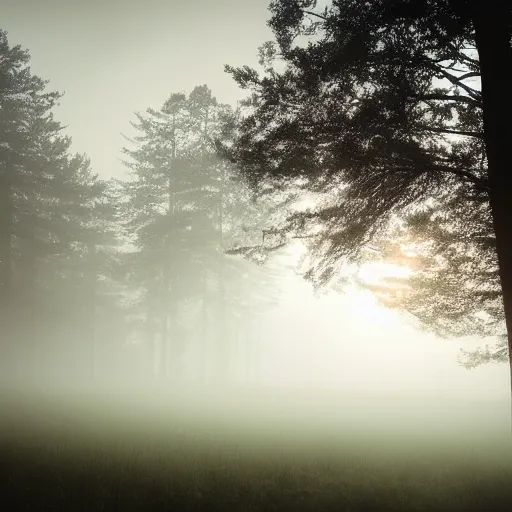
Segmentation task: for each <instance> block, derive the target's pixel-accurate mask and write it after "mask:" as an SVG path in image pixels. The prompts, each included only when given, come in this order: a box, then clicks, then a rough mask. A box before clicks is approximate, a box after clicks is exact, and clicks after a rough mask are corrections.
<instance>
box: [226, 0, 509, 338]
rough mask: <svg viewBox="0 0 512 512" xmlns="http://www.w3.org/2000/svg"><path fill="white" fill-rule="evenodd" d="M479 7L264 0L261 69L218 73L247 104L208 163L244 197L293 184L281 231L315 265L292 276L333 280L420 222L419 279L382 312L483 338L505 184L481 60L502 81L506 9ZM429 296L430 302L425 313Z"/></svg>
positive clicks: (502, 261)
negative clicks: (399, 312)
mask: <svg viewBox="0 0 512 512" xmlns="http://www.w3.org/2000/svg"><path fill="white" fill-rule="evenodd" d="M478 4H479V3H478V2H471V1H465V0H460V1H454V0H451V1H450V0H445V1H443V0H440V1H437V0H436V1H434V0H421V1H414V2H411V1H407V0H403V1H398V2H387V1H379V0H377V1H375V2H358V1H352V0H334V1H332V2H330V3H329V5H328V6H327V7H325V8H324V9H323V10H320V9H318V8H317V2H316V1H311V0H310V1H308V0H276V1H273V2H271V4H270V12H271V18H270V20H269V26H270V27H271V28H272V30H273V32H274V35H275V40H276V42H275V43H273V42H269V43H267V44H266V45H264V46H263V47H262V48H261V49H260V64H262V67H263V72H258V71H257V70H255V69H251V68H249V67H247V66H244V67H241V68H233V67H231V66H226V70H227V71H228V72H229V73H230V74H231V75H232V76H233V78H234V79H235V80H236V81H237V83H238V84H239V86H240V87H242V88H244V89H247V90H248V91H249V92H250V94H249V96H248V98H247V100H246V101H245V102H244V105H243V106H244V115H243V116H242V120H241V122H240V126H239V132H238V136H237V138H236V140H235V141H234V142H233V144H231V145H230V146H223V147H220V151H221V152H222V153H223V154H224V155H225V156H227V157H228V158H230V159H231V160H232V161H233V162H236V163H238V165H239V166H240V169H241V172H242V173H244V174H245V176H246V177H247V178H248V180H249V181H250V182H251V183H252V184H253V186H254V187H255V188H256V189H260V190H261V188H262V187H263V186H264V184H265V183H269V182H270V183H276V182H277V183H280V184H281V186H283V184H290V183H292V182H293V183H296V182H297V180H302V183H303V185H302V186H303V189H304V190H307V191H310V192H314V193H316V194H317V195H318V197H319V200H318V201H317V206H316V207H314V208H312V209H310V210H309V211H307V212H300V213H298V214H295V215H293V216H290V217H289V218H288V223H287V225H286V226H285V227H284V230H285V231H289V232H293V233H297V232H299V233H302V235H304V236H310V237H311V239H310V240H311V243H310V247H311V249H312V250H313V252H314V254H316V256H317V258H316V260H314V263H313V264H312V265H311V267H310V268H309V272H307V277H309V278H311V279H312V280H313V281H314V282H316V283H318V284H325V283H327V282H329V281H331V280H333V279H334V280H335V279H336V278H337V275H338V271H339V268H340V264H341V262H342V261H347V260H358V259H360V258H361V257H362V255H363V254H364V252H365V250H366V249H367V248H368V246H369V245H378V244H380V243H381V242H382V241H383V240H385V239H386V237H387V236H388V237H389V235H390V233H392V232H393V230H395V229H396V228H397V226H398V225H402V226H403V225H404V224H403V223H404V221H405V219H409V221H410V222H409V224H410V228H409V232H408V235H410V236H412V235H414V236H416V237H419V233H418V227H419V225H420V224H421V230H422V233H423V237H424V236H428V237H429V242H430V247H429V250H428V251H427V252H426V253H425V254H424V260H423V262H422V264H423V266H422V267H421V268H422V269H423V275H420V274H418V275H417V277H416V278H415V281H414V280H413V281H411V282H410V283H409V284H411V285H412V287H411V289H412V290H413V293H415V294H416V297H415V299H416V300H411V294H410V293H409V294H405V295H404V297H407V299H403V300H400V301H394V302H395V304H398V303H399V304H400V305H401V306H402V307H405V308H406V309H409V310H410V311H412V312H413V313H415V314H417V315H419V317H420V318H423V319H424V320H426V321H430V323H431V324H432V323H434V324H437V327H440V326H441V324H442V325H444V328H443V329H438V332H440V331H444V333H445V334H446V333H447V332H451V333H457V332H461V331H463V330H464V331H465V332H467V331H468V330H469V332H473V333H481V332H482V330H481V328H482V322H480V321H478V320H476V317H475V314H477V313H478V314H481V313H482V312H487V313H490V314H491V315H492V317H493V322H491V323H493V325H494V326H496V325H499V326H503V319H504V318H505V316H507V317H509V316H510V315H503V304H502V303H501V300H502V296H503V292H504V291H505V290H508V285H506V283H509V280H508V277H507V276H508V275H509V272H510V271H509V269H510V268H511V267H510V266H509V265H511V264H512V262H511V261H509V258H510V254H509V252H508V251H509V250H508V247H509V245H510V244H509V243H508V242H507V240H509V237H510V230H507V228H506V225H505V224H506V222H505V219H506V218H507V216H508V214H509V213H510V207H507V201H506V199H505V198H504V197H503V195H504V192H503V191H504V189H505V187H506V184H507V183H508V181H507V179H509V178H507V176H509V175H510V173H508V172H507V169H506V167H507V163H506V162H505V161H504V160H503V155H504V149H506V148H504V147H503V144H501V146H500V145H497V142H496V141H500V140H501V141H502V140H504V139H503V136H504V133H506V130H507V129H505V127H503V130H505V132H503V133H498V132H497V131H496V130H497V129H496V125H497V124H499V123H500V119H505V118H506V116H505V115H504V112H508V113H509V114H510V113H511V112H510V109H509V103H510V101H509V100H508V99H507V97H506V96H505V97H502V98H500V101H501V102H502V112H499V111H498V110H497V108H496V107H495V106H494V103H492V101H493V100H492V98H493V97H494V96H493V92H492V91H493V90H496V87H497V86H498V85H500V84H501V85H500V86H503V84H505V83H508V84H510V78H507V75H506V73H504V72H501V74H500V69H499V68H497V64H496V59H495V58H494V57H492V55H491V52H490V50H489V48H491V47H492V48H494V53H496V54H497V52H498V51H500V52H501V53H500V55H501V62H500V63H499V66H501V67H502V68H503V69H504V68H508V69H510V65H512V58H511V49H510V40H511V27H512V22H511V20H512V9H511V8H510V7H509V6H508V7H507V6H501V4H500V5H497V4H496V5H494V4H493V2H490V4H489V5H486V6H482V5H478ZM493 9H494V10H493ZM500 17H501V18H500ZM484 22H485V23H488V24H489V25H486V24H485V23H484ZM491 23H494V25H492V26H494V33H491V32H490V31H489V29H488V28H487V27H488V26H491ZM493 45H494V46H493ZM493 59H494V60H493ZM500 80H501V81H500ZM507 80H508V82H507ZM481 84H483V87H481ZM496 101H497V100H496ZM507 109H509V110H507ZM500 116H501V117H500ZM493 148H494V149H493ZM496 148H498V149H496ZM493 151H494V152H495V153H496V155H497V156H494V158H490V156H489V155H490V154H492V155H495V153H493ZM496 151H497V152H496ZM507 208H508V209H507ZM420 221H421V222H420ZM414 222H416V224H415V226H416V227H415V229H416V232H414V229H413V225H414ZM417 241H418V242H419V239H418V240H417ZM497 241H498V242H499V243H497ZM418 245H419V244H418ZM497 248H498V251H497V250H496V249H497ZM439 260H444V262H445V265H444V266H443V265H442V264H441V263H440V262H439ZM498 263H499V264H498ZM446 269H448V271H447V270H446ZM432 277H434V278H433V279H432ZM461 287H464V290H467V293H466V291H465V292H463V293H462V294H461V293H460V289H461ZM457 288H459V292H457ZM470 290H471V291H470ZM432 294H433V295H434V296H435V297H437V298H439V297H441V298H442V300H440V301H437V302H436V301H432V300H428V301H427V302H425V299H426V298H427V296H429V297H431V296H432ZM388 298H389V297H388ZM459 299H460V300H459ZM421 303H423V304H424V306H421V307H420V304H421ZM433 303H437V304H438V305H439V307H438V308H435V307H434V308H432V307H431V305H432V304H433ZM448 303H449V304H450V305H451V306H452V307H451V308H447V307H446V305H447V304H448ZM491 303H492V306H491V305H490V304H491ZM507 304H508V301H505V305H507ZM505 311H507V308H505ZM432 321H433V322H432ZM491 331H492V329H491V330H486V333H487V334H489V333H490V332H491ZM498 331H500V333H501V334H503V332H504V331H503V328H501V330H500V329H499V328H498ZM509 338H510V334H509Z"/></svg>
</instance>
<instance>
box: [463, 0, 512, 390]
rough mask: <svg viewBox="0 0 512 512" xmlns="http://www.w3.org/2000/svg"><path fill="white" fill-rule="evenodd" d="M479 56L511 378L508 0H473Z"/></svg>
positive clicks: (511, 65) (511, 136)
mask: <svg viewBox="0 0 512 512" xmlns="http://www.w3.org/2000/svg"><path fill="white" fill-rule="evenodd" d="M473 9H474V10H473V13H472V14H473V20H474V27H475V40H476V46H477V50H478V54H479V59H480V70H481V77H482V99H483V107H484V134H485V145H486V152H487V161H488V168H489V185H490V203H491V210H492V216H493V222H494V230H495V234H496V249H497V256H498V264H499V273H500V279H501V286H502V290H503V303H504V310H505V319H506V325H507V334H508V348H509V360H510V371H511V382H512V164H511V151H510V144H511V142H512V128H511V127H512V124H511V123H512V96H511V92H512V50H511V24H512V23H511V22H512V20H511V18H512V16H511V15H510V11H511V9H510V5H509V4H508V2H500V1H497V0H494V1H493V0H491V1H488V2H479V1H475V2H474V3H473Z"/></svg>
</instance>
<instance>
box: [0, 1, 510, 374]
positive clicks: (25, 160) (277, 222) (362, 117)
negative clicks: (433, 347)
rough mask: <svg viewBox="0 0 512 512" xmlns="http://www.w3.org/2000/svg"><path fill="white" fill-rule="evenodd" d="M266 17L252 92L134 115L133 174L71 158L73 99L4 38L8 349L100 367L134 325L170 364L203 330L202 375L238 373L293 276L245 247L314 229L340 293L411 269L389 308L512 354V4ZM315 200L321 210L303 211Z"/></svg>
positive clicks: (280, 8) (320, 256)
mask: <svg viewBox="0 0 512 512" xmlns="http://www.w3.org/2000/svg"><path fill="white" fill-rule="evenodd" d="M269 9H270V13H271V17H270V20H269V26H270V27H271V28H272V30H273V32H274V36H275V41H271V42H268V43H265V44H264V45H263V46H262V47H261V48H260V49H259V56H260V69H259V70H257V69H253V68H251V67H249V66H243V67H240V68H234V67H231V66H229V65H227V66H226V71H227V72H228V73H230V74H231V75H232V77H233V79H234V80H235V81H236V82H237V83H238V85H239V86H240V87H241V88H242V89H245V90H247V92H248V94H247V96H246V98H245V100H244V101H242V102H241V103H240V104H239V106H238V107H237V108H236V109H233V108H232V107H231V106H229V105H222V104H219V103H217V101H216V100H215V99H214V97H213V96H212V94H211V91H209V89H208V88H207V87H206V86H199V87H196V88H195V89H194V90H193V91H191V92H190V94H189V95H188V96H186V95H185V94H182V93H179V94H171V95H170V96H169V99H168V100H167V101H166V102H165V103H164V105H163V106H162V108H161V109H160V110H158V111H157V110H153V109H148V110H147V111H146V112H145V113H144V114H137V115H136V122H134V123H133V126H134V127H135V128H136V130H137V133H138V135H137V136H136V137H135V138H134V139H133V140H129V141H128V145H127V147H126V148H124V149H123V153H124V155H125V157H126V165H127V167H128V168H129V169H130V170H131V178H130V179H128V180H123V181H115V180H110V181H108V180H107V181H106V180H101V179H100V178H99V177H98V176H96V175H94V174H93V172H92V170H91V169H90V164H89V162H88V160H87V158H86V157H85V156H83V155H70V153H69V146H70V140H69V138H67V137H65V136H64V135H61V132H62V126H61V125H60V124H59V123H58V122H56V121H55V120H54V119H53V117H52V114H51V110H52V108H53V107H54V106H55V104H56V103H57V101H58V98H59V95H58V94H57V93H52V92H46V82H44V81H43V80H41V79H39V78H38V77H35V76H33V75H31V73H30V71H29V69H28V67H27V62H28V54H27V53H26V52H25V51H23V50H21V49H20V48H19V47H14V48H11V47H9V45H8V42H7V36H6V34H5V32H2V33H1V34H2V35H1V47H0V55H1V60H0V73H1V75H0V80H1V82H0V101H1V103H0V105H1V110H0V113H1V121H0V123H1V125H0V131H1V133H2V139H1V143H0V165H1V173H0V179H1V180H2V184H1V187H0V193H1V194H2V198H1V200H0V208H1V211H0V265H1V266H0V279H1V294H2V299H1V300H2V302H1V314H2V325H3V326H4V327H2V330H3V332H4V333H7V335H6V336H4V337H3V341H2V349H3V351H4V353H5V354H10V353H11V352H15V353H17V354H23V357H22V358H21V359H20V360H21V361H23V365H24V367H26V368H28V367H29V365H30V364H33V363H31V362H30V361H32V362H33V361H37V360H41V357H40V355H36V354H39V352H38V351H40V352H41V351H42V352H43V353H45V354H47V355H48V354H57V353H59V350H63V347H64V346H66V347H68V348H69V347H73V348H72V350H73V351H75V352H76V353H80V354H82V355H81V356H80V360H81V361H84V360H87V359H86V358H89V360H91V361H92V360H93V358H94V353H93V351H92V349H91V347H93V346H94V347H98V346H101V347H103V349H104V348H105V347H106V346H108V345H109V344H114V345H115V344H116V343H118V344H119V343H121V340H124V339H126V338H127V337H129V335H130V333H134V332H137V333H139V336H142V337H144V339H145V340H146V341H147V343H146V344H145V345H144V346H145V347H146V348H147V352H146V355H145V356H144V357H146V363H145V364H146V367H147V371H148V372H150V373H151V372H156V373H157V374H158V375H160V376H165V375H169V374H172V373H173V372H174V371H176V370H175V369H174V370H173V369H172V368H173V365H175V364H177V362H178V361H179V357H180V353H181V352H182V351H183V350H185V346H186V345H187V343H189V342H188V341H187V340H188V339H190V338H191V337H192V338H194V337H195V339H196V340H202V341H203V342H205V343H206V342H207V341H206V340H208V343H211V346H212V347H215V349H214V350H213V352H212V353H214V354H215V358H213V359H215V361H212V360H210V359H211V358H207V359H208V361H205V362H204V371H203V375H204V376H206V375H207V374H208V371H210V370H207V369H206V367H207V366H209V365H210V366H211V368H212V369H211V371H212V372H213V373H215V374H217V375H226V374H227V372H228V369H227V367H226V365H227V364H228V363H227V361H228V360H229V356H228V354H229V352H230V350H231V349H230V347H231V346H232V344H234V343H235V344H236V343H237V341H236V340H237V339H238V338H239V334H240V333H239V334H237V333H236V332H235V331H236V327H235V326H236V325H244V323H243V321H242V320H240V319H243V318H247V315H250V314H251V313H250V312H251V311H253V310H254V308H261V307H265V306H266V305H267V304H268V303H269V302H271V301H272V293H271V290H273V289H274V287H273V279H275V277H274V276H270V275H268V273H267V274H265V273H263V274H264V275H265V278H263V274H261V275H259V274H258V275H256V274H255V273H254V272H256V270H255V269H256V268H258V267H256V266H254V265H249V266H245V267H244V265H246V264H247V262H244V261H243V260H240V259H233V258H230V257H229V255H230V254H231V255H235V254H243V255H245V256H246V257H247V259H248V260H249V261H257V262H262V261H264V260H265V258H266V257H267V255H268V254H269V253H270V252H271V251H272V250H275V249H278V248H280V247H282V246H283V245H285V244H286V243H287V241H288V240H289V238H290V237H300V238H302V239H303V240H304V242H305V243H306V244H307V246H308V248H309V261H308V262H306V263H307V265H306V267H305V277H306V278H307V279H309V280H310V281H311V282H312V283H314V285H315V286H319V287H320V286H326V285H328V284H334V285H339V286H343V283H342V282H340V278H339V272H338V269H339V267H340V265H341V264H342V263H343V262H361V261H365V260H367V259H376V258H377V259H380V260H381V261H390V262H395V263H396V262H402V263H404V264H405V265H407V266H409V267H410V268H412V269H413V270H414V272H413V273H412V274H411V276H410V277H407V278H403V279H396V278H395V279H393V280H388V282H385V283H382V284H381V285H380V286H378V287H377V288H375V287H374V288H373V289H372V291H373V292H374V293H376V294H377V295H378V296H379V297H380V299H381V300H382V301H383V303H384V304H386V305H387V306H389V307H396V308H400V309H402V310H405V311H407V312H409V313H411V314H412V315H413V316H414V317H415V318H416V319H417V320H418V321H419V323H420V324H421V325H422V326H425V327H426V328H428V329H433V330H434V331H435V332H436V333H438V334H439V335H441V336H446V337H449V336H461V335H471V334H476V335H480V336H484V337H495V338H496V337H497V338H498V339H499V340H501V341H498V343H497V344H496V345H495V346H494V347H493V348H489V347H486V348H485V349H482V350H480V351H478V352H476V353H466V354H465V357H464V358H463V360H462V362H463V363H464V364H465V365H466V366H467V367H473V366H475V365H478V364H481V363H485V362H489V361H497V362H499V361H506V360H507V359H510V352H511V345H510V343H511V341H510V340H511V339H512V334H511V325H512V300H511V294H512V281H511V276H512V260H511V255H512V252H511V251H512V231H511V227H510V220H509V219H510V218H512V215H511V212H510V208H511V206H510V204H511V203H510V201H509V196H510V190H512V182H511V180H512V174H511V173H510V172H509V171H508V148H507V144H508V140H509V139H510V123H509V120H510V118H512V103H511V101H510V99H509V96H510V94H509V90H510V85H512V76H511V74H510V67H511V64H512V48H511V40H512V8H511V7H510V6H508V5H506V3H504V2H497V1H496V2H495V1H489V2H486V3H482V2H478V1H476V0H420V1H419V0H415V1H414V2H411V1H409V0H400V1H396V2H391V3H390V2H386V1H384V0H382V1H381V0H376V1H375V2H371V3H369V2H366V3H364V2H359V1H357V2H356V1H352V0H335V1H332V2H331V3H329V4H328V5H327V6H326V7H325V8H324V9H319V8H317V2H316V1H315V0H274V1H272V2H271V4H270V7H269ZM304 194H308V195H309V196H313V197H315V206H314V207H311V208H308V209H303V210H300V211H296V210H295V211H291V210H288V206H289V205H290V204H291V203H292V202H293V201H294V199H296V198H297V197H298V196H301V195H304ZM254 198H256V199H257V200H258V201H257V202H255V201H254ZM262 235H263V236H262ZM265 237H266V239H267V242H264V240H263V239H264V238H265ZM269 240H270V242H269ZM247 275H249V276H251V277H252V279H253V283H252V284H251V286H245V285H243V284H242V283H244V279H245V278H246V276H247ZM244 276H245V277H244ZM255 276H256V277H255ZM354 281H357V278H356V277H354ZM256 284H257V286H256ZM361 286H367V285H366V284H364V283H361ZM49 297H51V299H50V300H49ZM70 297H73V300H70ZM127 297H130V299H129V300H127ZM192 312H194V313H192ZM186 314H189V315H191V314H195V315H196V317H195V318H200V319H201V320H200V321H193V322H192V323H190V322H189V323H188V324H186V322H185V323H184V321H183V318H184V315H186ZM92 318H94V319H97V321H91V319H92ZM50 319H51V320H50ZM237 319H238V320H237ZM237 322H238V323H237ZM192 324H193V325H194V326H196V327H197V329H198V330H199V331H201V333H199V332H195V333H192V332H190V329H189V330H187V325H192ZM99 326H101V329H100V331H101V332H98V327H99ZM241 330H242V331H244V329H241ZM247 330H248V329H247V328H246V329H245V331H247ZM249 330H250V329H249ZM205 333H207V334H206V335H205ZM237 337H238V338H237ZM71 339H72V340H73V343H72V344H70V341H69V340H71ZM91 339H94V340H95V342H94V343H93V344H91V342H90V340H91ZM116 340H117V341H116ZM59 343H60V345H59ZM75 344H76V347H75ZM57 345H59V347H57ZM78 346H80V347H81V348H80V350H81V351H82V352H80V350H78V349H77V347H78ZM75 349H76V350H75ZM70 350H71V348H70ZM202 353H203V354H205V353H206V352H205V350H204V347H203V350H202ZM81 368H82V370H83V371H85V370H84V369H85V368H92V366H91V365H90V366H88V365H81Z"/></svg>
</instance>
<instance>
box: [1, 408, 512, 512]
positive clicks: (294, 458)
mask: <svg viewBox="0 0 512 512" xmlns="http://www.w3.org/2000/svg"><path fill="white" fill-rule="evenodd" d="M39 414H41V412H40V413H39ZM52 419H53V420H52ZM30 420H31V418H30V417H29V416H27V411H24V412H23V413H21V412H20V413H19V414H18V415H17V416H16V418H14V419H13V418H10V419H9V421H7V422H6V423H4V427H5V428H3V430H2V436H1V439H0V464H2V466H3V467H4V468H6V469H7V473H4V475H6V476H3V477H2V479H1V480H0V495H1V497H2V502H3V503H8V504H9V506H8V508H4V507H2V508H3V509H4V510H9V511H11V510H12V511H16V512H22V511H25V510H26V511H28V510H31V511H36V512H43V511H47V510H48V511H49V510H53V511H69V512H80V511H120V512H121V511H122V512H131V511H134V512H135V511H140V512H151V511H155V512H156V511H167V510H169V511H171V510H172V511H191V512H195V511H208V512H215V511H223V512H236V511H240V512H242V511H244V512H250V511H267V510H268V511H287V510H293V511H296V512H302V511H311V512H313V511H315V512H317V511H319V512H324V511H325V512H330V511H332V512H334V511H336V512H343V511H347V512H356V511H363V512H366V511H367V512H372V511H375V512H382V511H404V512H405V511H408V512H412V511H429V512H433V511H447V512H448V511H465V512H472V511H491V510H492V511H504V512H505V511H510V510H512V486H511V485H510V482H511V481H512V463H511V462H512V461H511V457H510V453H511V451H510V446H509V445H508V444H507V442H505V443H504V444H501V445H500V444H498V445H497V444H496V442H495V441H496V440H492V439H490V440H487V441H489V443H488V445H489V446H488V447H487V445H486V446H484V444H485V443H483V442H477V443H473V444H471V442H470V441H469V440H460V439H459V442H458V443H454V442H453V440H450V439H442V438H439V439H435V436H434V437H431V438H429V440H425V439H423V441H419V440H418V439H414V438H413V437H410V436H409V438H408V439H405V440H403V439H400V438H399V437H400V436H398V437H397V436H395V437H393V436H389V435H388V436H387V437H386V436H381V437H378V436H375V435H373V436H370V435H367V434H364V433H361V432H357V431H354V430H351V431H350V432H349V431H343V433H339V432H334V431H332V430H329V431H327V430H325V431H322V432H320V431H319V430H318V429H316V430H315V429H313V430H314V432H313V430H310V431H307V432H306V430H307V429H306V430H304V429H303V430H302V431H299V430H300V429H295V430H294V429H293V428H292V427H291V426H290V425H291V424H286V425H285V424H284V423H283V424H279V425H278V424H273V425H267V426H266V427H265V426H264V425H263V424H261V425H260V426H259V427H258V426H256V427H255V428H254V429H253V430H252V432H248V431H247V429H246V428H242V427H240V426H238V427H237V428H238V430H237V429H231V430H230V429H229V428H227V427H226V425H225V424H224V425H223V424H222V423H221V422H217V423H215V424H214V423H211V422H210V423H208V422H206V423H207V425H206V428H205V424H204V422H203V425H202V426H199V422H198V421H197V419H196V420H194V421H191V422H189V423H186V422H181V423H180V422H174V423H173V422H172V421H169V426H168V428H164V429H162V425H161V424H159V426H158V428H156V427H154V425H152V426H150V425H149V423H145V424H143V423H140V422H139V423H136V422H135V421H127V420H125V421H124V422H123V421H121V420H119V419H118V420H116V422H110V423H108V422H106V423H105V424H104V425H103V426H101V424H100V423H101V422H99V421H95V422H92V421H91V422H89V423H87V422H86V421H85V419H84V417H78V416H74V417H73V418H71V419H69V418H67V421H65V422H63V421H62V418H60V419H58V418H57V417H56V416H55V415H53V416H52V414H48V415H47V416H45V418H41V417H39V418H38V419H35V418H32V424H30ZM107 423H108V424H107ZM7 424H8V425H7ZM251 424H252V422H251ZM5 425H7V426H5ZM35 425H37V426H35ZM64 425H65V426H64ZM260 427H261V428H260ZM105 432H106V434H105ZM244 436H245V437H244ZM454 444H456V445H457V446H456V447H455V446H454Z"/></svg>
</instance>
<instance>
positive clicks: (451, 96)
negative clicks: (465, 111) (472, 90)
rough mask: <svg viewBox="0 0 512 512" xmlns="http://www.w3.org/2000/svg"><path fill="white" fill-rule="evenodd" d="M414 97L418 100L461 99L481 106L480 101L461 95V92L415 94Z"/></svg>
mask: <svg viewBox="0 0 512 512" xmlns="http://www.w3.org/2000/svg"><path fill="white" fill-rule="evenodd" d="M416 99H418V100H420V101H428V100H439V101H461V102H463V103H469V104H471V105H474V106H475V107H480V108H482V102H480V101H478V100H476V99H474V98H470V97H468V96H462V95H461V94H424V95H423V96H416Z"/></svg>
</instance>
